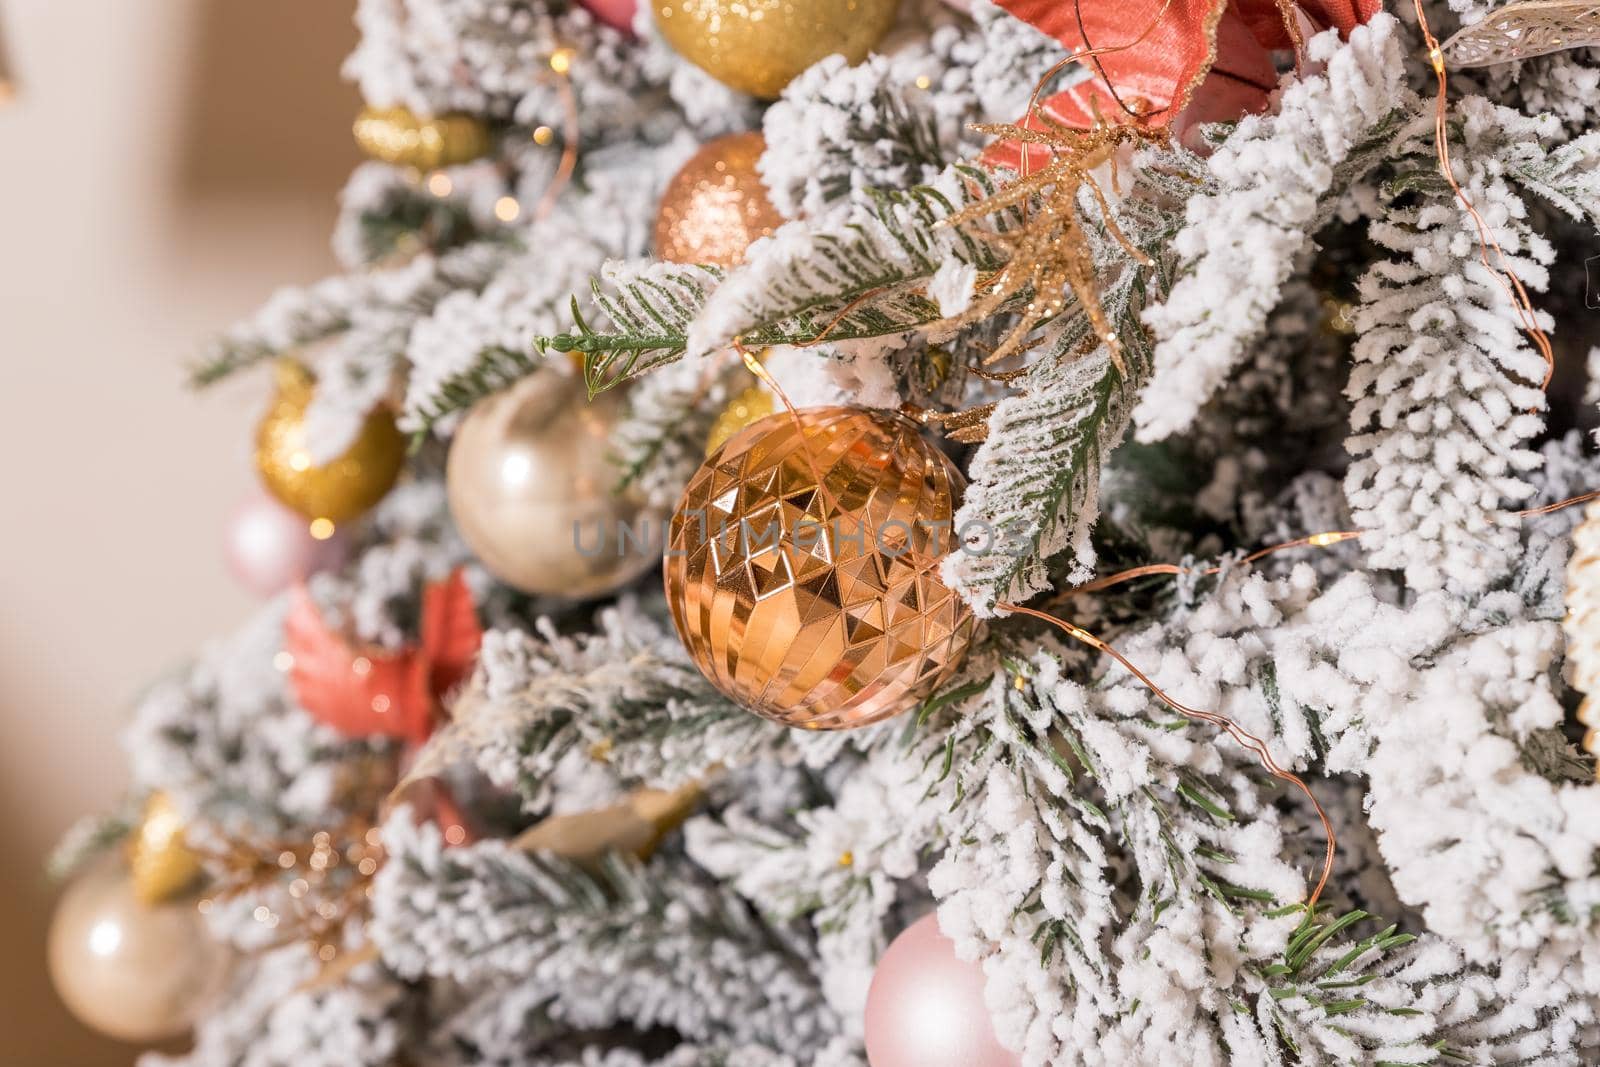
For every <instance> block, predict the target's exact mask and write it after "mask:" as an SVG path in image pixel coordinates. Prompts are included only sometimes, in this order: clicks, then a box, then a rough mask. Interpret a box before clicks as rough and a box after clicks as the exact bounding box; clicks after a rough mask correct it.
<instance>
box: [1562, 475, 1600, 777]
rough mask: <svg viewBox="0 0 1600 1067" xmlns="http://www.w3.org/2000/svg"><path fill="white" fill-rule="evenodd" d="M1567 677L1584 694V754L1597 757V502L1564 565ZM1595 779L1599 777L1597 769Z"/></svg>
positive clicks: (1599, 639) (1599, 512) (1599, 582)
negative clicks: (1565, 568)
mask: <svg viewBox="0 0 1600 1067" xmlns="http://www.w3.org/2000/svg"><path fill="white" fill-rule="evenodd" d="M1562 628H1563V629H1564V630H1565V631H1566V633H1567V677H1568V680H1569V681H1571V683H1572V686H1573V688H1575V689H1577V690H1578V691H1579V692H1580V693H1583V694H1584V698H1583V703H1582V704H1580V705H1579V706H1578V721H1579V722H1581V723H1583V725H1585V726H1587V727H1588V728H1589V730H1588V732H1587V733H1586V734H1584V737H1583V747H1584V751H1586V752H1588V753H1589V754H1590V755H1592V756H1600V707H1597V706H1596V704H1597V698H1600V502H1597V503H1593V504H1590V505H1589V506H1588V507H1587V508H1585V509H1584V512H1583V521H1582V522H1580V523H1579V524H1578V526H1577V528H1576V529H1574V530H1573V531H1572V559H1571V560H1569V561H1568V563H1567V617H1566V619H1565V620H1564V621H1563V623H1562ZM1596 775H1597V776H1600V769H1597V771H1596Z"/></svg>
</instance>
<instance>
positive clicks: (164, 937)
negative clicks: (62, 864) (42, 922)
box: [50, 857, 230, 1043]
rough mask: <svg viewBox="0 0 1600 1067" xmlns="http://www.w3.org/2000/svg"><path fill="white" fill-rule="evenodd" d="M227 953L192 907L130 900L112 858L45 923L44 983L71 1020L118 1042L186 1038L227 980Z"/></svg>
mask: <svg viewBox="0 0 1600 1067" xmlns="http://www.w3.org/2000/svg"><path fill="white" fill-rule="evenodd" d="M229 959H230V953H229V952H228V950H227V948H226V947H225V946H224V945H223V944H221V943H220V942H218V941H216V940H214V939H213V938H212V937H211V935H210V932H209V931H207V929H206V924H205V920H204V918H203V917H202V916H201V915H200V912H199V911H198V910H197V909H196V907H195V901H194V900H192V899H187V900H177V901H172V902H170V903H166V904H157V905H155V906H151V905H147V904H145V903H143V902H141V901H140V900H139V896H138V894H137V893H136V892H135V891H134V887H133V879H132V878H131V877H130V876H129V874H128V871H127V870H126V869H125V868H124V867H123V866H122V864H120V863H118V862H117V861H116V859H115V858H114V857H106V858H104V859H102V860H100V861H99V862H98V863H96V864H95V865H94V866H93V867H91V868H90V869H89V870H88V871H86V872H84V873H83V874H82V875H80V876H79V877H78V878H77V880H75V881H74V882H73V883H72V885H71V886H69V887H68V888H67V891H66V892H65V893H64V894H63V895H62V897H61V902H60V903H59V904H57V905H56V913H55V917H54V918H53V919H52V920H51V921H50V978H51V980H52V981H53V982H54V983H55V987H56V992H57V993H58V994H60V996H61V999H62V1001H64V1002H65V1003H66V1005H67V1007H68V1008H69V1009H71V1011H72V1014H74V1015H76V1016H77V1017H78V1018H79V1019H80V1020H81V1021H82V1022H83V1023H84V1024H85V1025H87V1026H91V1027H93V1028H94V1029H96V1030H98V1031H100V1032H101V1033H103V1034H107V1035H109V1036H111V1037H115V1038H118V1039H120V1040H123V1041H133V1042H139V1043H148V1042H152V1041H164V1040H167V1039H168V1038H172V1037H176V1036H178V1035H179V1034H181V1033H183V1032H184V1031H185V1030H187V1029H189V1027H190V1026H191V1025H193V1023H194V1021H195V1019H197V1018H198V1017H199V1016H200V1015H201V1014H202V1013H203V1012H204V1011H205V1010H206V1008H207V1007H208V1006H209V1005H210V1003H211V1001H212V1000H213V999H214V998H215V997H216V995H217V993H218V992H219V991H220V989H221V988H222V986H223V984H224V983H225V982H226V980H227V976H228V969H229Z"/></svg>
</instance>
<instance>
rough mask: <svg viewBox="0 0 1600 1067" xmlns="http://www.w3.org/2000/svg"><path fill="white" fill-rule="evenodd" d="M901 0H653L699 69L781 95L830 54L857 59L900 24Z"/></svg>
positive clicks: (670, 38) (666, 32)
mask: <svg viewBox="0 0 1600 1067" xmlns="http://www.w3.org/2000/svg"><path fill="white" fill-rule="evenodd" d="M897 6H898V0H655V12H656V28H657V29H659V30H660V31H661V36H663V37H665V38H666V39H667V42H668V43H669V44H671V45H672V47H673V48H674V49H675V50H676V51H677V53H678V54H679V55H681V56H683V57H684V58H685V59H687V60H689V61H690V62H691V63H693V64H694V65H695V66H697V67H699V68H700V69H701V70H703V71H705V72H706V73H707V74H709V75H711V76H712V77H713V78H715V79H717V80H718V81H720V82H722V84H724V85H726V86H729V87H730V88H733V89H738V90H739V91H740V92H744V93H749V94H750V95H752V96H759V97H761V98H762V99H764V100H773V99H776V98H777V96H778V94H779V93H781V92H783V87H784V86H786V85H788V84H789V83H790V82H791V81H793V80H794V77H795V75H797V74H799V73H800V72H801V71H803V70H805V69H806V68H807V67H809V66H811V64H813V63H815V62H816V61H817V60H819V59H822V58H823V57H824V56H831V55H833V54H834V53H835V52H842V53H843V54H844V57H845V59H846V60H847V61H848V62H850V63H859V62H861V61H862V60H863V59H865V58H866V57H867V53H868V52H871V51H872V49H873V46H874V45H876V44H877V43H878V41H880V40H881V39H882V38H883V35H884V34H885V33H887V32H888V31H889V27H890V26H891V25H893V24H894V17H895V9H896V7H897Z"/></svg>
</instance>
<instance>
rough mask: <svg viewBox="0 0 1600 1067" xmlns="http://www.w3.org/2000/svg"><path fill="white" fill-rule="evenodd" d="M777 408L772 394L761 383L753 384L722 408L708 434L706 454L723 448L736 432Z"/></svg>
mask: <svg viewBox="0 0 1600 1067" xmlns="http://www.w3.org/2000/svg"><path fill="white" fill-rule="evenodd" d="M775 410H777V404H776V403H775V402H774V401H773V399H772V394H771V393H769V392H767V391H766V390H765V389H763V388H762V387H761V386H759V385H752V386H751V387H750V388H748V389H746V390H745V391H744V392H742V393H740V394H739V395H738V396H736V397H734V398H733V399H732V400H730V401H728V406H727V407H725V408H723V409H722V413H721V414H720V415H718V416H717V419H716V421H715V422H713V423H712V424H711V432H710V433H709V434H707V435H706V455H708V456H709V455H711V453H713V452H715V451H716V450H717V449H719V448H721V447H722V446H723V445H724V444H725V443H726V442H727V440H728V438H730V437H732V436H733V435H734V434H736V433H738V432H739V431H740V430H742V429H744V428H745V427H746V426H749V425H751V424H752V423H756V422H760V421H761V420H762V419H764V418H766V417H767V416H768V415H771V414H772V413H773V412H774V411H775Z"/></svg>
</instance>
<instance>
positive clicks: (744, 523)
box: [666, 407, 976, 730]
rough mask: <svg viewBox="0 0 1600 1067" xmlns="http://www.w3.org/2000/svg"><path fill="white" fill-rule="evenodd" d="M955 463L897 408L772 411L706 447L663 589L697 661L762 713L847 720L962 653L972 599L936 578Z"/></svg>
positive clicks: (929, 680) (924, 689) (898, 701)
mask: <svg viewBox="0 0 1600 1067" xmlns="http://www.w3.org/2000/svg"><path fill="white" fill-rule="evenodd" d="M962 485H963V482H962V478H961V473H960V471H958V470H957V469H956V467H955V465H954V464H952V463H951V462H950V461H949V459H947V458H946V457H945V455H944V453H942V452H940V451H939V450H938V449H936V448H934V447H933V446H932V445H930V444H928V442H927V441H926V440H924V439H923V437H922V435H921V433H919V432H918V429H917V426H916V424H915V423H913V422H911V421H910V420H909V419H906V418H904V417H903V416H901V415H898V414H894V413H889V412H879V411H867V410H863V409H859V408H843V407H835V408H813V409H809V410H805V411H801V412H799V413H798V414H797V415H792V414H790V413H789V412H786V411H785V412H779V413H777V414H775V415H771V416H769V417H767V418H765V419H762V420H761V421H760V422H757V423H756V424H755V425H753V426H750V427H749V428H747V429H745V430H743V431H741V432H740V433H738V434H737V435H735V436H734V437H733V438H732V439H730V440H729V441H728V442H727V443H726V444H724V445H723V446H722V447H721V448H720V449H718V450H717V451H715V452H713V453H712V454H711V456H710V457H709V458H707V459H706V461H705V463H704V464H703V465H702V466H701V468H700V470H699V471H698V472H697V473H696V474H695V476H694V477H693V478H692V479H691V480H690V482H689V486H688V488H687V489H686V490H685V491H684V495H683V499H682V500H681V501H680V502H679V504H678V508H677V511H676V512H675V513H674V515H673V517H672V528H671V532H670V534H669V536H668V548H667V554H666V590H667V602H668V604H669V605H670V607H671V609H672V618H673V622H674V623H675V624H676V626H677V629H678V636H679V637H681V638H682V639H683V643H684V645H685V647H687V648H688V650H689V654H690V657H691V658H692V659H693V660H694V662H695V664H696V666H698V667H699V668H700V670H701V672H702V673H704V674H705V676H706V677H707V678H708V679H710V680H711V682H712V683H713V684H714V685H716V686H717V688H719V689H720V690H722V691H723V692H724V693H726V694H727V695H728V696H729V697H731V698H733V699H734V700H737V701H738V702H739V703H741V704H743V705H744V706H745V707H747V708H749V709H750V710H751V711H754V712H755V713H756V714H758V715H762V716H765V717H766V718H769V719H773V720H775V721H777V722H781V723H785V724H787V725H790V726H800V727H804V728H806V729H812V730H836V729H848V728H852V727H856V726H864V725H866V724H867V723H871V722H877V721H879V720H881V719H886V718H888V717H890V716H892V715H896V714H898V713H900V712H902V711H906V710H908V709H909V708H910V707H911V706H912V705H914V704H915V703H916V702H917V701H918V700H920V699H921V698H922V697H924V696H926V695H927V694H928V693H929V692H930V691H931V690H932V689H933V688H934V687H935V686H937V685H938V684H939V683H940V682H941V681H942V680H943V679H944V678H946V677H947V676H948V675H949V673H950V672H951V671H952V670H953V669H954V668H955V667H956V665H957V664H958V663H959V662H960V660H961V657H962V655H963V654H964V653H965V651H966V648H967V646H968V644H970V643H971V640H972V636H973V631H974V629H975V626H976V624H975V622H974V620H973V617H972V613H971V611H970V610H969V609H968V608H967V606H966V605H965V604H964V603H962V601H961V599H960V598H959V597H957V596H956V595H955V594H954V593H953V592H951V591H950V589H949V588H948V587H946V586H945V584H944V582H943V581H942V580H941V579H940V577H939V563H940V560H941V558H942V557H943V556H944V555H946V554H947V553H948V552H949V551H950V548H951V546H952V545H953V544H954V538H953V536H952V533H951V521H952V517H953V515H954V512H955V506H956V496H957V495H958V494H959V493H960V491H961V488H962Z"/></svg>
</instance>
